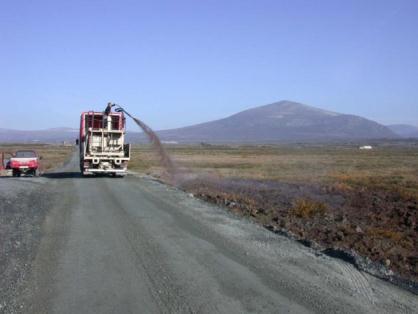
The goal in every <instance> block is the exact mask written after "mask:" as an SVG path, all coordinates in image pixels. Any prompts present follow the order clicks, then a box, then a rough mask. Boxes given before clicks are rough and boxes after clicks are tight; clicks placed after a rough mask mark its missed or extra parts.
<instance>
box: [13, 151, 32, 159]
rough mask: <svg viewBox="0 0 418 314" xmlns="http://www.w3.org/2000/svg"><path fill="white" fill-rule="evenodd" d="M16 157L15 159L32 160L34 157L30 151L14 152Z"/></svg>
mask: <svg viewBox="0 0 418 314" xmlns="http://www.w3.org/2000/svg"><path fill="white" fill-rule="evenodd" d="M16 157H17V158H34V157H36V154H35V152H31V151H19V152H16Z"/></svg>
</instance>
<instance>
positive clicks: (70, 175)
mask: <svg viewBox="0 0 418 314" xmlns="http://www.w3.org/2000/svg"><path fill="white" fill-rule="evenodd" d="M42 177H44V178H48V179H78V178H84V177H83V176H82V175H81V173H80V172H51V173H44V174H43V175H42Z"/></svg>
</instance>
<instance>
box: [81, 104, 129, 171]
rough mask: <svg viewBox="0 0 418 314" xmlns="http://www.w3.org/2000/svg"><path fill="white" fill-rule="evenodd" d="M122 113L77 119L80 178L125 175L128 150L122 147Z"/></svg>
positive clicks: (123, 128) (91, 112) (88, 115)
mask: <svg viewBox="0 0 418 314" xmlns="http://www.w3.org/2000/svg"><path fill="white" fill-rule="evenodd" d="M125 134H126V120H125V116H124V114H123V113H122V112H112V111H111V107H109V110H108V111H107V112H94V111H88V112H83V113H82V114H81V118H80V138H79V141H78V143H79V146H80V171H81V173H82V174H83V175H94V174H108V175H113V176H118V177H122V176H125V175H126V173H127V167H128V162H129V160H130V153H131V146H130V144H126V143H125Z"/></svg>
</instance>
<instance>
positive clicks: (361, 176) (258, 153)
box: [130, 143, 418, 198]
mask: <svg viewBox="0 0 418 314" xmlns="http://www.w3.org/2000/svg"><path fill="white" fill-rule="evenodd" d="M167 150H168V152H169V154H170V155H171V156H172V158H173V160H174V161H175V163H176V165H177V166H178V167H179V168H180V169H186V170H189V171H191V172H193V173H212V174H216V175H218V176H220V177H222V178H241V179H256V180H275V181H284V182H288V183H311V184H327V185H330V184H334V185H335V186H336V187H339V188H341V189H344V188H348V189H349V188H351V187H352V188H359V187H373V188H379V189H385V190H396V191H398V192H401V193H404V194H405V195H411V194H412V195H414V196H415V197H417V198H418V143H417V144H416V145H393V146H390V145H389V146H388V145H382V146H377V147H375V148H374V149H373V150H370V151H366V150H359V148H358V146H354V145H346V146H333V145H318V146H313V145H311V146H306V145H282V146H206V145H205V146H201V145H195V146H192V145H190V146H169V147H168V148H167ZM133 156H134V157H133V161H132V162H131V164H130V169H132V170H136V171H140V172H144V173H147V174H152V175H155V176H159V175H161V172H162V170H163V169H162V168H161V167H160V166H159V163H158V156H155V153H154V152H153V150H152V149H151V147H150V146H148V145H145V146H135V147H134V149H133Z"/></svg>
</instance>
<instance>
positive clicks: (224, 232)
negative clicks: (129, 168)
mask: <svg viewBox="0 0 418 314" xmlns="http://www.w3.org/2000/svg"><path fill="white" fill-rule="evenodd" d="M77 164H78V160H77V157H76V156H74V157H73V159H72V160H71V162H69V163H68V164H67V165H66V166H65V167H64V168H63V169H62V170H61V172H60V173H55V174H50V175H49V176H48V177H47V178H40V179H39V180H41V181H47V182H46V183H45V184H43V185H42V193H43V197H45V198H48V199H50V201H49V203H48V204H50V205H49V210H48V214H47V215H46V217H45V219H44V223H43V226H42V237H41V241H40V243H39V245H36V246H34V248H36V252H37V254H36V257H35V259H34V260H33V262H32V263H31V267H30V268H31V271H30V277H29V279H28V280H27V281H26V283H25V287H24V289H23V292H22V294H21V295H20V296H19V298H21V299H22V304H24V307H23V309H22V311H25V312H28V313H185V312H191V313H251V312H252V313H289V312H291V313H305V312H317V313H334V312H341V313H365V312H367V313H414V312H415V313H416V312H417V311H418V298H417V297H416V296H415V295H413V294H411V293H410V292H407V291H404V290H402V289H400V288H398V287H396V286H393V285H391V284H389V283H387V282H384V281H382V280H379V279H377V278H374V277H372V276H369V275H367V274H364V273H362V272H359V271H357V270H356V269H355V268H354V267H353V266H351V265H349V264H347V263H345V262H342V261H339V260H336V259H332V258H330V257H327V256H322V255H318V254H317V253H315V252H314V251H312V250H310V249H309V248H306V247H304V246H302V245H301V244H298V243H296V242H294V241H292V240H289V239H287V238H284V237H281V236H279V235H276V234H273V233H271V232H269V231H267V230H265V229H264V228H262V227H260V226H258V225H256V224H254V223H251V222H250V221H247V220H244V219H241V218H238V217H236V216H234V215H232V214H230V213H228V212H227V211H226V210H225V209H222V208H218V207H216V206H212V205H210V204H206V203H204V202H202V201H200V200H198V199H195V198H193V197H191V196H189V195H187V194H185V193H183V192H181V191H179V190H176V189H174V188H171V187H167V186H165V185H163V184H160V183H158V182H155V181H153V180H150V179H147V178H141V177H139V176H134V175H129V176H128V177H126V178H124V179H118V178H106V177H101V178H82V177H80V176H79V175H78V173H77ZM24 179H25V178H21V179H15V180H22V181H23V180H24ZM26 183H28V182H26ZM28 184H29V183H28ZM33 184H34V185H36V184H38V183H33Z"/></svg>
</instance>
